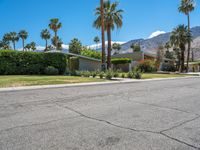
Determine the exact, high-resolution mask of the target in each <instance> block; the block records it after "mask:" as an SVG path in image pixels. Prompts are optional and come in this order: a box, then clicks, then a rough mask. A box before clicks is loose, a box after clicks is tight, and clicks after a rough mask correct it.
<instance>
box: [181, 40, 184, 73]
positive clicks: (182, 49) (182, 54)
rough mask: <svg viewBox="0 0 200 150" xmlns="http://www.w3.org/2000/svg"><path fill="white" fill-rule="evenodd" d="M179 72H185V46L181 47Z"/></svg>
mask: <svg viewBox="0 0 200 150" xmlns="http://www.w3.org/2000/svg"><path fill="white" fill-rule="evenodd" d="M180 48H181V72H184V70H185V45H184V44H183V45H181V46H180Z"/></svg>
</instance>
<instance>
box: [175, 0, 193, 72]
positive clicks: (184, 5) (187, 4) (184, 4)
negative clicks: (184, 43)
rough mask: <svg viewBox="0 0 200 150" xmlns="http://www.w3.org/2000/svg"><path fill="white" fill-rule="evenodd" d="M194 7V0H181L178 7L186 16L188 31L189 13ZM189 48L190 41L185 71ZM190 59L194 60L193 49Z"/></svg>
mask: <svg viewBox="0 0 200 150" xmlns="http://www.w3.org/2000/svg"><path fill="white" fill-rule="evenodd" d="M194 8H195V3H194V0H181V5H180V6H179V8H178V9H179V12H181V13H184V14H185V15H186V16H187V20H188V32H190V13H191V12H192V11H193V10H194ZM190 50H191V41H188V54H187V72H188V69H189V60H190ZM192 61H194V54H193V51H192Z"/></svg>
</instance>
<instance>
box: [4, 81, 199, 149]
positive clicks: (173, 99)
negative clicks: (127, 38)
mask: <svg viewBox="0 0 200 150" xmlns="http://www.w3.org/2000/svg"><path fill="white" fill-rule="evenodd" d="M195 149H198V150H200V78H192V79H175V80H166V81H151V82H140V83H124V84H114V85H98V86H85V87H68V88H56V89H42V90H27V91H15V92H0V150H195Z"/></svg>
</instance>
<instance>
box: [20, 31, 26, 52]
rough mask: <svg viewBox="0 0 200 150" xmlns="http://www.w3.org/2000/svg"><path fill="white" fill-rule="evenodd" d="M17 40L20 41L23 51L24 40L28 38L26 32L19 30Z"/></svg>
mask: <svg viewBox="0 0 200 150" xmlns="http://www.w3.org/2000/svg"><path fill="white" fill-rule="evenodd" d="M18 35H19V38H21V39H22V46H23V51H24V50H25V46H24V45H25V40H26V39H27V38H28V32H27V31H25V30H21V31H20V32H19V33H18Z"/></svg>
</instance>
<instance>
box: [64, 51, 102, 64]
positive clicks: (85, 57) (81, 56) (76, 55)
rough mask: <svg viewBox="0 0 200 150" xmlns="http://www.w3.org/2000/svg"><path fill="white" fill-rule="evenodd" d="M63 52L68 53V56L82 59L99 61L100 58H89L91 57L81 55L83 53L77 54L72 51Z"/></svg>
mask: <svg viewBox="0 0 200 150" xmlns="http://www.w3.org/2000/svg"><path fill="white" fill-rule="evenodd" d="M65 54H66V55H70V56H75V57H80V58H83V59H88V60H92V61H98V62H101V60H100V59H95V58H91V57H87V56H83V55H78V54H74V53H65Z"/></svg>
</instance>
